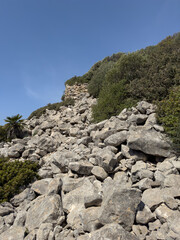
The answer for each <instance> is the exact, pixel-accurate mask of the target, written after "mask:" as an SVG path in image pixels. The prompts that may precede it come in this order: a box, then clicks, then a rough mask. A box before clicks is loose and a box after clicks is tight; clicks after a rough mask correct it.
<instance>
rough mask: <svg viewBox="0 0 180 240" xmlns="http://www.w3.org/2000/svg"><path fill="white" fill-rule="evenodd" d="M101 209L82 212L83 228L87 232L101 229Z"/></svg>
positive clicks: (94, 208)
mask: <svg viewBox="0 0 180 240" xmlns="http://www.w3.org/2000/svg"><path fill="white" fill-rule="evenodd" d="M99 209H100V208H99V207H91V208H88V209H84V210H83V211H82V214H81V218H82V226H83V230H84V231H85V232H92V231H95V230H97V229H98V228H99V221H98V214H99Z"/></svg>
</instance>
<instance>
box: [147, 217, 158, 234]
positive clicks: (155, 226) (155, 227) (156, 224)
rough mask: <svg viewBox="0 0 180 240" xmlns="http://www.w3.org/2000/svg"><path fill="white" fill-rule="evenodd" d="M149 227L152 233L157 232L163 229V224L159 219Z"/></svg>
mask: <svg viewBox="0 0 180 240" xmlns="http://www.w3.org/2000/svg"><path fill="white" fill-rule="evenodd" d="M148 226H149V230H150V231H154V230H157V229H159V228H160V227H161V222H160V221H159V219H157V220H156V221H154V222H149V223H148Z"/></svg>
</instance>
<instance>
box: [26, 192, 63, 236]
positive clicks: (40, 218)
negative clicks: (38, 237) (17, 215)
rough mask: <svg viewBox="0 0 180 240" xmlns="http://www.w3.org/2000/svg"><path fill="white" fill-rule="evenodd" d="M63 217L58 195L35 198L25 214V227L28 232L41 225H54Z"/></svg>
mask: <svg viewBox="0 0 180 240" xmlns="http://www.w3.org/2000/svg"><path fill="white" fill-rule="evenodd" d="M62 215H63V209H62V203H61V199H60V196H59V195H56V194H55V195H53V196H46V195H44V196H40V197H38V198H36V199H35V200H34V201H33V202H32V203H31V206H30V208H29V210H28V212H27V218H26V223H25V226H26V227H27V229H28V230H29V231H32V230H33V229H35V228H39V226H40V225H41V224H42V223H55V222H57V220H58V218H59V217H60V216H62Z"/></svg>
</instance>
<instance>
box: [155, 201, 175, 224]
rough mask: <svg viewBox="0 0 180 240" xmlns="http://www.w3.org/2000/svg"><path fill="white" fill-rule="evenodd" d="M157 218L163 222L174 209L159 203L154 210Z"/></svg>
mask: <svg viewBox="0 0 180 240" xmlns="http://www.w3.org/2000/svg"><path fill="white" fill-rule="evenodd" d="M155 213H156V216H157V218H158V219H159V220H160V222H161V223H165V222H166V221H167V219H168V218H170V217H171V216H172V215H173V214H174V211H173V210H171V209H170V208H168V207H167V206H166V205H165V204H164V203H163V204H161V206H159V207H158V208H156V210H155Z"/></svg>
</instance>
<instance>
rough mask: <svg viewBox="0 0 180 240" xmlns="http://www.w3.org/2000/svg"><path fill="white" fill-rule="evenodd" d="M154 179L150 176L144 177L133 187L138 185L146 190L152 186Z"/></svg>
mask: <svg viewBox="0 0 180 240" xmlns="http://www.w3.org/2000/svg"><path fill="white" fill-rule="evenodd" d="M152 185H153V181H152V180H151V179H149V178H143V179H141V180H140V181H139V182H137V183H136V184H134V185H133V187H138V188H139V189H140V190H142V191H144V190H146V189H149V188H151V186H152Z"/></svg>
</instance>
